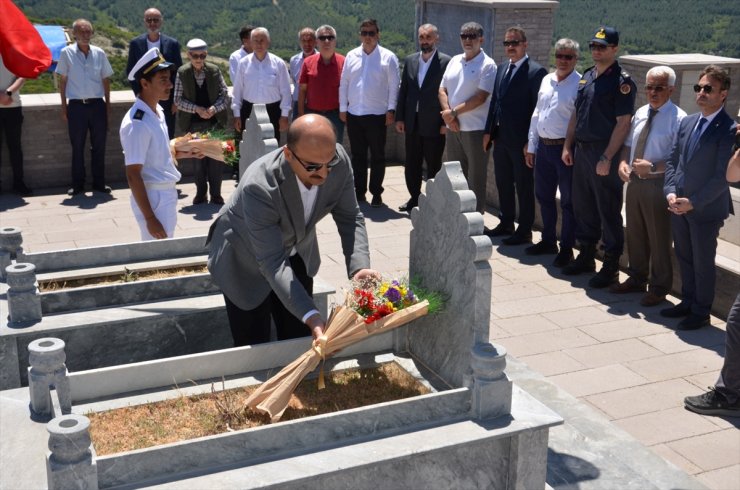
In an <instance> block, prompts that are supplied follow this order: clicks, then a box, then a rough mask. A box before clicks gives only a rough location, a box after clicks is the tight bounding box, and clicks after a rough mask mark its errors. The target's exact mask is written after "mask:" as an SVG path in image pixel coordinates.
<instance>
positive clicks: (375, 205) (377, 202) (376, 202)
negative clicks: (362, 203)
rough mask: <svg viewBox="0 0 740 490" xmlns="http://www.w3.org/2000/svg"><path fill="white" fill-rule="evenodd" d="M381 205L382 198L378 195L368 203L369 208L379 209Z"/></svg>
mask: <svg viewBox="0 0 740 490" xmlns="http://www.w3.org/2000/svg"><path fill="white" fill-rule="evenodd" d="M382 205H383V198H382V197H380V194H378V195H377V196H373V200H372V201H370V206H371V207H373V208H379V207H381V206H382Z"/></svg>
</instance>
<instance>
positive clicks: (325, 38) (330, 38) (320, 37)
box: [318, 36, 336, 41]
mask: <svg viewBox="0 0 740 490" xmlns="http://www.w3.org/2000/svg"><path fill="white" fill-rule="evenodd" d="M318 38H319V41H333V40H335V39H336V36H319V37H318Z"/></svg>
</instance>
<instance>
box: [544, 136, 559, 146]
mask: <svg viewBox="0 0 740 490" xmlns="http://www.w3.org/2000/svg"><path fill="white" fill-rule="evenodd" d="M540 141H542V144H544V145H546V146H557V145H562V144H565V138H558V139H556V140H553V139H550V138H543V137H542V136H540Z"/></svg>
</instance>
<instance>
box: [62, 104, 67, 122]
mask: <svg viewBox="0 0 740 490" xmlns="http://www.w3.org/2000/svg"><path fill="white" fill-rule="evenodd" d="M62 121H64V122H67V106H66V105H63V106H62Z"/></svg>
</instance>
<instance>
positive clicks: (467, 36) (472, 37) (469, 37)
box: [460, 34, 478, 41]
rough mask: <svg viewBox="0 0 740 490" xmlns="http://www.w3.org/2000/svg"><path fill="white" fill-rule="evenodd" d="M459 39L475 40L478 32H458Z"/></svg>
mask: <svg viewBox="0 0 740 490" xmlns="http://www.w3.org/2000/svg"><path fill="white" fill-rule="evenodd" d="M460 39H462V40H463V41H475V40H476V39H478V34H460Z"/></svg>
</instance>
